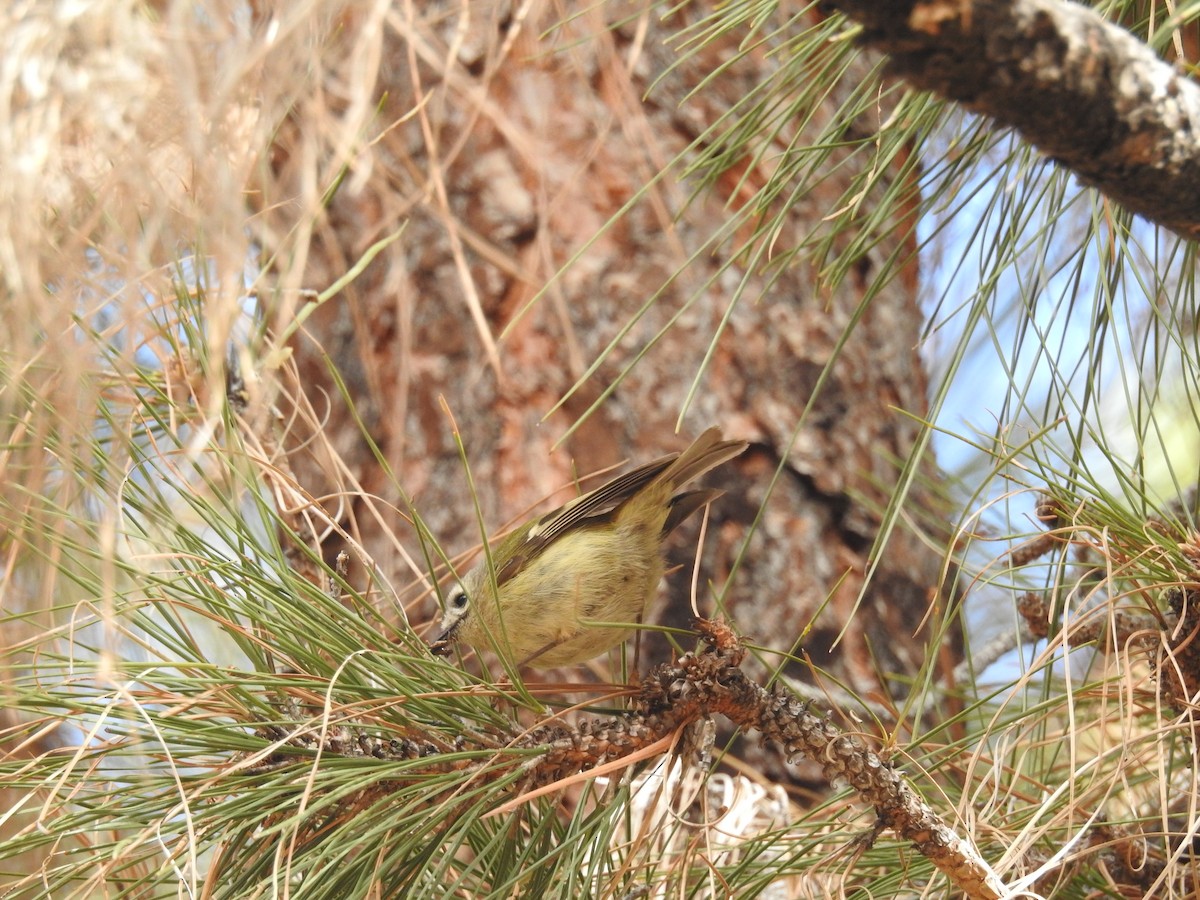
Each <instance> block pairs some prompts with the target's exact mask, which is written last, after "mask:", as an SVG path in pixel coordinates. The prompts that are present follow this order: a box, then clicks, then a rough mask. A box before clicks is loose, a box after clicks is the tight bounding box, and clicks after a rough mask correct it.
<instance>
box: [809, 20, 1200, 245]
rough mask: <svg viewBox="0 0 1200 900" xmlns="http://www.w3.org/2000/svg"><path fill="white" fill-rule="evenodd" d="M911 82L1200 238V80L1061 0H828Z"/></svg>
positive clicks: (1187, 234) (1158, 219) (1150, 216)
mask: <svg viewBox="0 0 1200 900" xmlns="http://www.w3.org/2000/svg"><path fill="white" fill-rule="evenodd" d="M830 4H831V5H832V6H833V7H834V8H836V9H838V10H839V11H841V12H842V13H844V14H845V15H847V16H848V17H850V18H851V19H853V20H854V21H856V22H858V23H859V24H861V25H862V26H863V33H862V35H861V38H860V40H861V42H862V43H863V44H865V45H867V46H869V47H872V48H874V49H876V50H881V51H883V52H884V53H887V54H888V55H889V56H890V57H891V65H890V70H891V72H892V73H893V74H895V75H897V76H899V77H901V78H903V79H905V80H906V81H908V82H909V83H910V84H912V85H914V86H916V87H918V88H922V89H925V90H929V91H933V92H934V93H936V94H938V95H939V96H941V97H944V98H946V99H947V100H952V101H955V102H957V103H961V104H962V105H963V106H965V107H966V108H967V109H969V110H971V111H973V112H976V113H980V114H982V115H986V116H989V117H991V118H992V119H995V120H996V121H997V122H998V123H999V124H1001V125H1004V126H1007V127H1011V128H1015V129H1016V130H1017V131H1018V132H1020V134H1021V136H1022V137H1023V138H1024V139H1025V140H1027V141H1029V142H1030V143H1031V144H1033V145H1034V146H1036V147H1037V148H1038V149H1039V150H1041V151H1042V152H1043V153H1045V154H1046V155H1047V156H1050V157H1051V158H1053V159H1055V160H1056V161H1058V162H1060V163H1062V164H1063V165H1064V166H1067V167H1068V168H1069V169H1071V171H1073V172H1074V173H1075V174H1076V175H1078V176H1079V178H1080V179H1081V180H1082V181H1084V182H1086V183H1088V184H1090V185H1092V186H1094V187H1096V188H1097V189H1099V190H1101V191H1103V192H1104V193H1105V194H1106V195H1108V196H1109V197H1111V198H1113V199H1114V200H1117V201H1119V202H1120V203H1122V204H1123V205H1124V206H1125V207H1126V208H1128V209H1130V210H1132V211H1133V212H1136V213H1139V214H1141V215H1143V216H1145V217H1146V218H1148V219H1150V220H1151V221H1153V222H1157V223H1158V224H1160V225H1163V226H1165V227H1167V228H1170V229H1171V230H1172V231H1174V232H1176V233H1177V234H1180V235H1182V236H1183V237H1185V238H1189V239H1195V238H1196V237H1197V236H1200V190H1197V185H1200V87H1198V86H1197V85H1196V84H1195V82H1193V81H1192V80H1191V79H1190V78H1188V77H1187V76H1186V75H1185V74H1184V73H1183V72H1182V71H1181V70H1179V69H1177V68H1175V67H1174V66H1172V65H1171V64H1169V63H1167V62H1165V61H1163V60H1162V59H1160V58H1159V57H1158V56H1156V55H1155V53H1154V51H1152V50H1151V49H1150V48H1149V47H1147V46H1146V45H1145V44H1143V43H1141V42H1140V41H1138V40H1137V39H1136V38H1135V37H1133V35H1131V34H1130V33H1129V32H1127V31H1125V30H1124V29H1122V28H1120V27H1119V26H1117V25H1114V24H1112V23H1111V22H1108V21H1106V20H1105V19H1103V18H1101V17H1100V16H1099V15H1097V14H1096V13H1094V12H1093V11H1092V10H1090V9H1088V8H1087V7H1084V6H1080V5H1078V4H1075V3H1068V2H1061V0H974V2H972V0H927V2H920V0H917V2H914V0H883V2H880V0H830Z"/></svg>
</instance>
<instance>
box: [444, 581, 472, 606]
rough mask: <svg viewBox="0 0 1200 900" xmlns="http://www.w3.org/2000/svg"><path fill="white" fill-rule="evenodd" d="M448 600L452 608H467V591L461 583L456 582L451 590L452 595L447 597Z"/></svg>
mask: <svg viewBox="0 0 1200 900" xmlns="http://www.w3.org/2000/svg"><path fill="white" fill-rule="evenodd" d="M446 602H447V603H448V604H449V605H450V607H451V608H452V609H466V608H467V592H466V591H465V590H463V586H462V585H461V584H456V585H455V586H454V587H453V589H452V590H451V591H450V596H448V597H447V598H446Z"/></svg>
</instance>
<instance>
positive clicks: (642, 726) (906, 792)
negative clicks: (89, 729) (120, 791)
mask: <svg viewBox="0 0 1200 900" xmlns="http://www.w3.org/2000/svg"><path fill="white" fill-rule="evenodd" d="M698 627H699V628H700V630H701V633H702V634H703V635H704V638H705V640H706V641H707V642H708V644H709V645H710V649H709V650H708V651H707V652H704V653H699V654H691V653H689V654H687V655H685V656H684V657H683V658H682V659H680V660H678V661H677V662H675V663H671V664H665V665H661V666H659V667H658V668H656V669H654V670H653V671H652V672H651V673H650V674H649V675H648V676H647V677H646V679H645V680H644V681H643V683H642V685H641V691H640V694H639V697H638V701H637V703H636V706H635V709H633V710H632V711H630V712H628V713H625V714H622V715H617V716H612V717H609V718H604V719H590V720H584V721H583V722H580V723H578V724H576V725H575V726H566V725H561V724H553V725H550V724H547V725H543V726H540V727H535V728H533V729H530V730H528V731H523V732H521V733H519V734H513V735H508V736H502V735H492V736H490V739H489V744H491V746H493V747H495V748H496V749H497V750H499V749H500V748H501V747H502V746H507V747H509V748H512V749H518V750H522V751H528V750H533V749H537V750H541V751H542V752H541V753H540V754H539V755H537V756H535V757H532V758H531V757H530V756H529V755H528V754H527V753H521V754H519V755H518V756H516V757H515V758H514V761H513V762H512V763H511V764H505V763H502V764H500V765H497V758H496V757H493V758H492V759H491V760H490V761H489V762H487V763H479V762H471V761H469V760H463V759H461V758H460V759H457V760H455V761H453V762H447V761H444V760H443V759H442V757H443V754H442V753H441V752H439V749H438V748H437V747H435V746H434V745H432V744H429V743H424V744H421V743H417V742H412V741H403V742H397V741H386V740H384V739H382V738H372V737H370V736H366V735H362V736H357V737H356V736H354V735H352V734H350V733H349V731H346V729H334V731H336V732H337V735H338V736H337V737H336V740H333V733H332V732H331V733H330V735H329V736H328V738H327V740H326V741H325V743H324V744H323V746H322V750H323V752H324V753H336V754H341V755H353V756H375V757H377V758H381V759H387V758H404V759H415V758H423V759H424V760H426V762H427V764H428V771H430V772H435V771H436V772H441V773H445V772H449V771H453V770H458V771H460V772H462V773H463V774H464V775H466V774H469V776H470V778H471V779H472V780H475V781H479V780H489V779H494V778H499V777H502V776H503V775H505V774H507V773H508V772H510V771H511V767H512V766H519V767H520V769H521V770H522V773H523V777H522V778H521V779H520V781H519V782H517V784H518V787H517V791H518V797H519V796H520V795H521V794H523V793H524V792H527V791H531V790H535V789H537V788H542V787H545V786H547V785H553V784H555V783H556V782H559V781H560V780H562V779H566V778H569V777H570V776H572V775H576V774H578V773H581V772H587V771H590V770H593V769H596V768H597V767H599V766H602V765H604V764H606V763H611V762H615V761H617V760H620V759H623V758H627V757H631V756H633V754H636V753H638V752H639V751H642V750H645V749H646V748H649V747H650V746H651V745H652V744H655V743H656V742H659V741H661V740H663V739H664V738H668V737H670V736H671V735H674V734H676V733H678V732H679V730H680V729H682V728H685V727H686V726H688V725H691V724H692V723H695V722H699V721H701V720H704V719H706V718H708V717H709V716H711V715H713V714H714V713H720V714H721V715H724V716H726V717H727V718H729V719H730V720H731V721H733V722H734V723H735V724H736V725H738V726H739V727H740V728H742V729H743V730H747V731H749V730H751V729H757V730H758V731H759V732H760V733H761V734H762V737H763V740H764V741H769V742H774V743H775V744H777V745H778V746H780V747H782V748H783V750H784V751H785V753H786V755H787V757H788V758H789V759H795V758H797V757H801V756H803V757H806V758H808V759H811V760H814V761H815V762H817V763H818V764H820V765H821V767H822V769H823V771H824V774H825V777H826V778H827V779H828V780H829V781H830V783H831V784H849V785H851V786H852V787H853V788H854V789H855V790H857V791H858V793H859V796H860V797H861V799H862V800H863V802H865V803H869V804H871V805H872V806H874V808H875V810H876V813H877V814H878V817H879V825H880V827H881V828H890V829H892V830H893V831H894V832H895V833H896V834H897V835H899V836H901V837H903V838H905V839H907V840H909V841H911V842H912V843H913V846H914V847H916V848H917V850H919V851H920V852H921V853H922V854H924V855H925V856H926V857H928V858H929V860H930V861H931V862H933V864H934V865H935V866H937V867H938V868H939V869H940V870H941V871H942V872H944V873H945V874H946V875H947V877H949V878H950V879H951V880H952V881H953V883H954V884H955V886H956V887H957V888H958V889H959V890H961V891H963V892H964V894H965V895H966V896H968V897H972V898H994V897H999V896H1002V895H1003V894H1004V884H1003V882H1002V881H1001V880H1000V878H999V876H998V875H996V873H995V872H993V871H992V869H991V867H990V866H989V865H988V864H987V863H986V862H985V861H984V860H983V858H982V857H981V856H980V855H979V853H978V851H977V850H976V849H975V847H974V846H973V845H972V844H971V842H970V841H969V840H967V839H966V838H964V837H960V836H959V835H957V834H955V832H954V831H953V830H952V829H951V828H950V827H949V826H947V825H946V824H945V823H944V822H943V821H942V819H941V817H940V816H939V815H938V814H937V813H936V812H934V810H933V809H932V808H931V807H930V806H929V805H928V804H926V803H925V801H924V800H922V799H921V797H920V796H919V795H918V794H917V792H916V791H915V790H914V789H913V788H912V787H911V786H910V785H909V784H908V782H907V781H906V780H905V778H904V776H903V775H902V774H901V773H900V772H899V771H897V770H896V769H895V768H894V767H893V766H892V765H891V764H890V763H889V762H888V761H887V760H885V759H883V758H882V757H881V756H880V755H879V754H878V753H876V752H875V751H873V750H871V749H870V748H869V747H867V745H866V744H865V743H864V742H863V741H862V740H861V739H860V738H858V737H857V736H855V735H852V734H847V733H845V732H843V731H842V730H841V729H839V728H838V727H837V726H836V725H834V724H833V723H832V722H830V721H829V719H828V718H827V717H824V716H818V715H814V714H813V713H811V712H809V709H808V703H806V702H803V701H801V700H799V699H797V698H796V697H794V696H793V695H791V694H790V693H789V692H788V691H787V690H786V689H785V688H783V687H779V686H776V687H775V688H773V689H771V690H768V689H766V688H764V687H762V686H761V685H759V684H756V683H755V682H753V681H751V680H750V679H749V678H748V677H746V675H745V674H744V673H743V672H742V670H741V669H740V668H738V666H739V665H740V663H741V661H742V659H743V658H744V655H745V651H744V650H743V648H742V646H741V644H740V642H739V641H738V640H737V638H736V637H735V636H734V634H733V632H732V631H731V630H730V629H729V628H728V626H726V625H724V624H722V623H719V622H704V621H701V622H699V623H698ZM350 731H353V729H350ZM343 732H345V733H343ZM274 737H276V738H278V737H279V736H278V735H275V736H274ZM496 738H499V740H498V741H496V742H495V743H492V741H493V740H495V739H496ZM284 742H286V743H290V744H292V745H303V746H307V747H309V748H311V747H312V742H311V741H310V740H306V739H303V738H300V736H299V735H294V736H293V737H292V739H291V740H286V739H285V741H284ZM413 773H414V775H415V776H416V777H421V772H420V771H418V770H413ZM393 787H399V785H398V784H397V785H393Z"/></svg>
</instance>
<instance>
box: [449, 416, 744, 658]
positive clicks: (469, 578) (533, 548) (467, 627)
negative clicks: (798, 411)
mask: <svg viewBox="0 0 1200 900" xmlns="http://www.w3.org/2000/svg"><path fill="white" fill-rule="evenodd" d="M746 446H747V444H746V442H745V441H726V440H723V439H722V437H721V431H720V429H718V428H709V429H708V430H707V431H705V432H704V433H703V434H702V435H700V437H698V438H696V440H695V441H694V442H693V443H692V445H691V446H690V447H688V448H687V449H686V450H684V451H683V452H682V453H672V454H671V455H669V456H664V457H662V458H661V459H656V460H654V461H653V462H648V463H646V464H644V465H641V466H638V467H637V468H636V469H633V470H632V471H629V472H626V473H625V474H624V475H619V476H617V477H616V478H614V479H613V480H612V481H610V482H608V483H607V484H605V485H603V486H602V487H599V488H596V490H594V491H590V492H589V493H586V494H583V495H582V496H580V497H576V498H575V499H574V500H571V501H569V502H568V503H566V504H564V505H563V506H561V507H559V508H558V509H556V510H554V511H553V512H550V513H547V514H546V515H544V516H542V517H540V518H538V519H534V520H533V521H531V522H527V523H526V524H525V525H523V526H521V528H519V529H517V530H516V531H515V532H513V533H512V534H510V535H509V536H508V537H506V538H504V539H503V540H502V541H500V543H499V544H497V545H496V546H495V547H494V548H493V549H492V551H491V568H490V569H489V566H488V560H487V559H484V560H482V561H481V562H480V563H479V564H478V565H476V566H475V567H474V568H473V569H471V570H470V571H469V572H467V574H466V575H464V576H463V578H462V580H461V581H460V582H459V583H457V584H455V585H454V586H453V587H452V588H451V589H450V590H449V592H448V593H447V595H446V612H445V615H444V616H443V617H442V623H441V627H442V631H441V634H440V635H439V636H438V638H437V640H436V641H434V642H433V644H432V645H431V649H432V650H433V652H435V653H447V652H449V650H450V647H451V646H453V645H454V644H455V643H457V642H459V641H462V642H463V643H465V644H468V645H469V646H471V647H474V648H476V649H482V648H490V649H491V650H494V651H495V652H496V653H498V654H500V655H502V656H504V657H506V658H507V659H509V660H511V661H512V662H514V663H516V664H517V665H531V666H534V667H535V668H539V669H549V668H554V667H556V666H569V665H574V664H575V663H580V662H583V661H585V660H588V659H591V658H592V657H594V656H599V655H600V654H601V653H603V652H605V651H606V650H608V649H610V648H611V647H615V646H616V645H617V644H619V643H621V642H622V641H624V640H626V639H627V638H628V637H629V635H630V634H631V633H632V632H633V629H634V626H635V624H636V623H638V622H640V621H641V620H642V617H643V615H644V614H645V612H646V607H647V606H648V605H649V603H650V601H651V600H652V599H653V598H654V595H655V592H656V591H657V589H658V582H659V580H660V579H661V578H662V575H663V568H664V563H663V552H662V543H663V539H664V538H666V536H667V535H668V534H670V533H671V532H672V531H673V530H674V529H675V527H676V526H677V525H679V523H680V522H682V521H683V520H684V519H686V518H687V517H688V516H690V515H691V514H692V513H694V512H695V511H696V510H698V509H700V508H701V507H702V506H704V505H706V504H708V503H710V502H711V501H712V500H714V499H715V498H716V497H718V496H720V494H721V491H718V490H712V489H698V490H690V491H682V492H678V491H679V488H681V487H683V486H684V485H686V484H687V483H688V482H690V481H693V480H694V479H696V478H699V477H700V476H701V475H703V474H704V473H705V472H707V471H709V470H710V469H712V468H715V467H716V466H719V465H720V464H721V463H723V462H726V461H727V460H730V459H732V458H733V457H735V456H737V455H738V454H740V453H741V452H742V451H743V450H745V449H746ZM493 572H494V573H495V577H494V578H493V575H492V573H493ZM595 622H609V623H612V622H624V623H630V624H628V625H620V626H614V625H607V626H602V625H593V624H592V623H595Z"/></svg>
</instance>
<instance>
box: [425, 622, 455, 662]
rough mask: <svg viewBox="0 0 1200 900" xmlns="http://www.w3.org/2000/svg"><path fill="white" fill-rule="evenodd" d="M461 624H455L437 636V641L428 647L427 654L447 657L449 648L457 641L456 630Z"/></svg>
mask: <svg viewBox="0 0 1200 900" xmlns="http://www.w3.org/2000/svg"><path fill="white" fill-rule="evenodd" d="M461 624H462V623H461V622H455V623H454V624H453V625H451V626H450V627H449V628H447V629H446V630H445V631H443V632H442V633H441V634H439V635H438V636H437V640H435V641H434V642H433V643H431V644H430V645H429V652H430V653H432V654H433V655H434V656H449V655H450V648H451V647H453V646H454V642H455V641H457V640H458V629H459V626H460V625H461Z"/></svg>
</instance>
